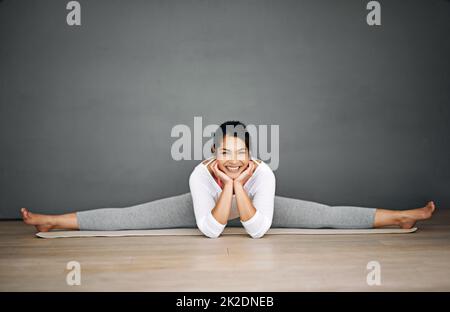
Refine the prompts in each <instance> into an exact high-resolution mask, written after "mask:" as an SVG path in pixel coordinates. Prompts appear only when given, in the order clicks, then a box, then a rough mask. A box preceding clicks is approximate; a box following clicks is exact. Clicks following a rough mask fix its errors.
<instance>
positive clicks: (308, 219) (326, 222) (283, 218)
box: [272, 196, 435, 229]
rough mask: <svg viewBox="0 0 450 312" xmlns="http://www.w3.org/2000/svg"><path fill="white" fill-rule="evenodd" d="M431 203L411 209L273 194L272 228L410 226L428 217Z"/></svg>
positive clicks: (431, 210)
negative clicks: (365, 205) (335, 204)
mask: <svg viewBox="0 0 450 312" xmlns="http://www.w3.org/2000/svg"><path fill="white" fill-rule="evenodd" d="M434 209H435V207H434V203H433V202H429V203H428V204H427V205H426V206H425V207H422V208H418V209H411V210H386V209H378V208H366V207H356V206H328V205H325V204H320V203H316V202H312V201H306V200H300V199H295V198H288V197H281V196H275V207H274V215H273V221H272V227H292V228H337V229H365V228H373V227H382V226H388V225H398V226H400V227H402V228H411V227H412V226H414V224H415V222H416V221H418V220H425V219H428V218H430V217H431V215H432V213H433V212H434Z"/></svg>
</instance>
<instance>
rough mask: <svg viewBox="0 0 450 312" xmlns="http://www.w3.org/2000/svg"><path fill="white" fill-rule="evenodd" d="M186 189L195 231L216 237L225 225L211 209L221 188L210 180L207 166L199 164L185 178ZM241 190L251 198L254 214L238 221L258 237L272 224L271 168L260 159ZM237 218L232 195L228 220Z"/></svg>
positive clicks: (272, 184)
mask: <svg viewBox="0 0 450 312" xmlns="http://www.w3.org/2000/svg"><path fill="white" fill-rule="evenodd" d="M189 188H190V191H191V195H192V200H193V205H194V213H195V219H196V223H197V227H198V228H199V230H200V231H201V232H202V233H203V234H205V235H206V236H208V237H210V238H216V237H219V235H220V234H221V233H222V232H223V230H224V229H225V226H226V224H221V223H220V222H218V221H217V220H216V219H215V218H214V216H213V215H212V213H211V211H212V209H213V208H214V207H215V205H216V202H217V200H218V198H219V196H220V193H221V192H222V188H221V187H220V186H219V185H218V184H217V182H216V181H215V180H214V178H213V176H212V175H211V173H210V172H209V170H208V168H207V165H205V164H203V163H200V164H198V165H197V166H196V167H195V168H194V170H193V171H192V173H191V175H190V177H189ZM244 190H245V191H246V192H247V194H248V196H249V197H250V199H251V200H252V203H253V206H254V207H255V208H256V213H255V214H254V215H253V217H252V218H250V219H249V220H247V221H241V223H242V225H243V227H244V228H245V230H246V231H247V233H248V234H250V236H251V237H253V238H260V237H262V236H263V235H264V234H265V233H266V232H267V231H268V230H269V228H270V226H271V225H272V218H273V209H274V199H275V175H274V174H273V172H272V169H270V167H269V166H268V165H267V164H266V163H264V162H263V161H261V162H260V163H259V164H258V166H257V167H256V169H255V171H254V172H253V175H252V176H251V177H250V179H248V180H247V182H246V183H245V184H244ZM237 217H239V211H238V209H237V204H236V196H235V195H233V200H232V205H231V211H230V215H229V217H228V220H231V219H235V218H237Z"/></svg>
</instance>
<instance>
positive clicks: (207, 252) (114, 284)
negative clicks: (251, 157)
mask: <svg viewBox="0 0 450 312" xmlns="http://www.w3.org/2000/svg"><path fill="white" fill-rule="evenodd" d="M418 226H419V231H418V232H416V233H414V234H388V235H386V234H380V235H323V236H322V235H320V236H312V235H272V236H265V237H263V238H262V239H251V238H250V237H247V236H234V235H232V236H222V237H220V238H218V239H208V238H204V237H199V236H192V237H187V236H178V237H175V236H160V237H118V238H111V237H106V238H62V239H41V238H36V237H34V228H32V227H29V226H25V225H23V224H22V223H21V222H18V221H1V222H0V291H450V212H446V211H442V212H438V213H437V214H435V217H434V218H433V220H432V221H429V222H426V223H419V224H418ZM72 260H74V261H78V262H79V263H80V264H81V285H80V286H69V285H67V283H66V275H67V274H68V273H69V270H67V269H66V265H67V263H68V262H69V261H72ZM369 261H378V262H379V263H380V265H381V285H380V286H368V285H367V282H366V276H367V274H368V273H369V270H368V269H367V268H366V266H367V263H368V262H369Z"/></svg>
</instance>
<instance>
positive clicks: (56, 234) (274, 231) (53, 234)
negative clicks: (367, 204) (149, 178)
mask: <svg viewBox="0 0 450 312" xmlns="http://www.w3.org/2000/svg"><path fill="white" fill-rule="evenodd" d="M415 231H417V228H416V227H414V228H411V229H398V228H383V229H296V228H271V229H269V231H267V233H266V235H342V234H344V235H349V234H350V235H355V234H407V233H413V232H415ZM177 235H182V236H203V233H202V232H200V230H198V229H195V228H174V229H157V230H126V231H50V232H39V233H36V236H38V237H41V238H64V237H96V236H101V237H120V236H177ZM222 235H248V234H247V232H245V229H244V228H239V227H228V228H225V230H224V231H223V233H222Z"/></svg>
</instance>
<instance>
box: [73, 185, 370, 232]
mask: <svg viewBox="0 0 450 312" xmlns="http://www.w3.org/2000/svg"><path fill="white" fill-rule="evenodd" d="M375 210H376V208H365V207H354V206H328V205H324V204H320V203H316V202H312V201H306V200H300V199H295V198H288V197H280V196H275V203H274V213H273V221H272V227H274V228H283V227H284V228H341V229H345V228H354V229H356V228H372V227H373V223H374V219H375ZM76 214H77V219H78V225H79V228H80V230H98V231H108V230H110V231H112V230H143V229H166V228H183V227H185V228H193V227H197V225H196V222H195V215H194V208H193V205H192V197H191V194H190V193H186V194H181V195H178V196H172V197H167V198H163V199H158V200H155V201H151V202H148V203H143V204H139V205H135V206H131V207H126V208H100V209H94V210H87V211H80V212H77V213H76ZM227 226H233V227H239V226H242V224H241V223H240V221H239V217H237V218H235V219H232V220H229V221H228V224H227Z"/></svg>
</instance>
